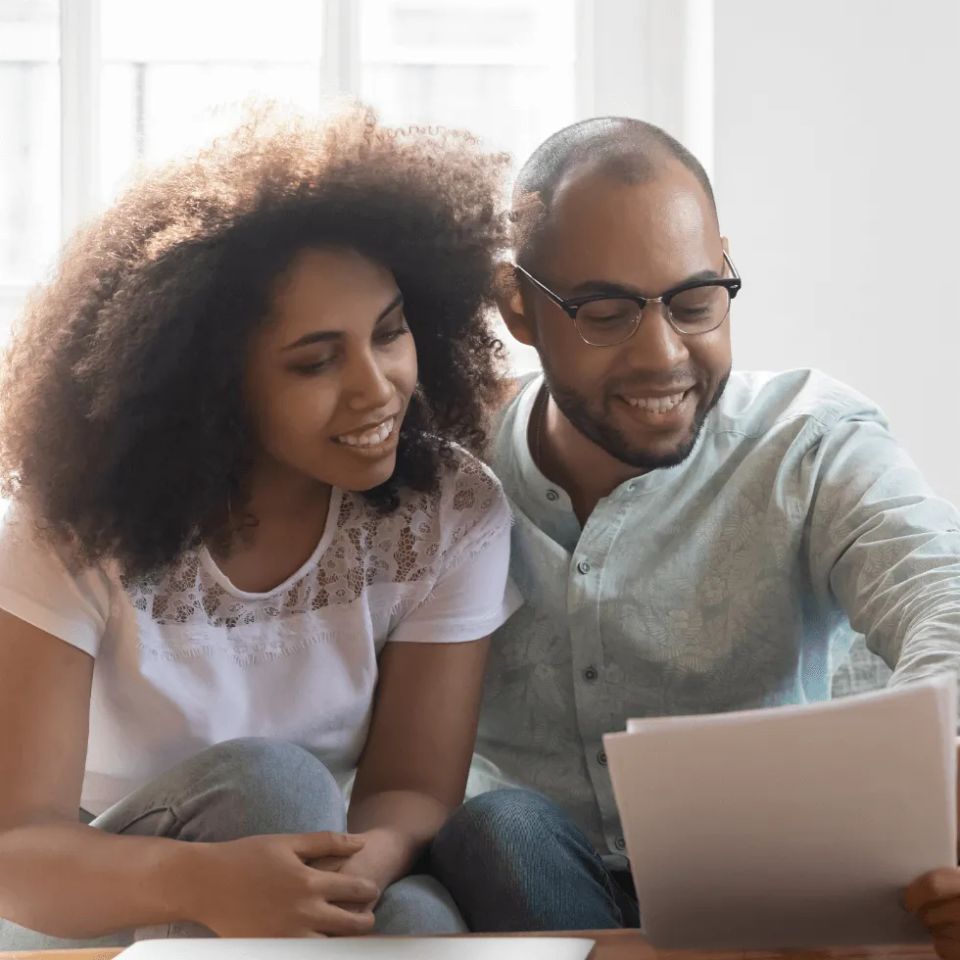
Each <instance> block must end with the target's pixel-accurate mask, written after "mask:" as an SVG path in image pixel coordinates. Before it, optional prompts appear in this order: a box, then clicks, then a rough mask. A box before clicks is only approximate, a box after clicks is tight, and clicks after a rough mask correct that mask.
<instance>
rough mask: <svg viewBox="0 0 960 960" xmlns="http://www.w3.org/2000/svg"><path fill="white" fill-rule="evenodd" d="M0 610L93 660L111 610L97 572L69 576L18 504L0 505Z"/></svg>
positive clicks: (104, 582)
mask: <svg viewBox="0 0 960 960" xmlns="http://www.w3.org/2000/svg"><path fill="white" fill-rule="evenodd" d="M0 609H3V610H5V611H6V612H7V613H10V614H12V615H13V616H15V617H18V618H19V619H21V620H24V621H26V622H27V623H29V624H31V625H32V626H34V627H37V629H39V630H43V631H45V632H46V633H49V634H51V635H53V636H55V637H57V638H58V639H60V640H63V641H64V642H65V643H69V644H70V645H71V646H73V647H77V648H78V649H79V650H83V651H84V652H85V653H88V654H90V656H92V657H95V656H96V655H97V652H98V651H99V648H100V640H101V638H102V636H103V632H104V629H105V628H106V623H107V619H108V616H109V611H110V582H109V580H108V578H107V576H106V575H105V574H104V573H103V571H102V570H101V568H99V567H88V568H86V569H80V570H77V571H71V570H70V569H69V568H68V566H67V564H66V562H65V561H64V559H63V557H61V555H60V554H59V553H58V551H57V550H56V549H55V548H54V547H53V546H51V545H48V544H47V543H45V542H43V541H41V540H39V539H38V538H37V536H36V534H35V531H34V526H33V523H32V520H31V519H30V516H29V514H28V512H27V511H26V510H25V509H24V508H23V506H22V505H20V504H10V505H7V506H6V509H5V507H4V505H0Z"/></svg>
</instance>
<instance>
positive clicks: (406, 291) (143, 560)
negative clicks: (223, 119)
mask: <svg viewBox="0 0 960 960" xmlns="http://www.w3.org/2000/svg"><path fill="white" fill-rule="evenodd" d="M507 166H508V159H507V157H506V156H505V155H503V154H488V153H485V152H484V151H483V150H482V149H481V148H480V147H479V145H478V143H477V141H476V140H475V139H474V138H472V137H470V136H469V135H468V134H465V133H462V132H455V131H446V130H438V129H436V128H429V129H420V128H407V129H403V130H399V129H390V128H386V127H383V126H380V125H379V124H378V122H377V120H376V117H375V115H374V114H373V113H372V112H371V111H370V110H368V109H365V108H363V107H353V108H350V109H347V110H346V111H344V112H342V113H341V114H340V115H338V116H336V117H335V118H334V119H333V120H331V121H329V122H327V123H325V124H322V125H312V124H307V123H305V122H303V121H290V120H281V121H278V120H277V119H276V117H275V116H274V115H272V114H271V113H270V112H269V111H268V112H266V113H261V114H260V115H258V116H254V117H253V118H252V119H251V120H250V121H248V122H247V123H246V124H245V125H244V126H243V127H242V128H241V129H240V130H238V131H237V132H236V133H235V134H233V135H231V136H229V137H227V138H224V139H222V140H218V141H216V142H215V143H214V144H213V146H212V147H210V148H209V149H207V150H205V151H203V152H202V153H200V154H199V155H198V156H196V157H195V158H193V159H191V160H189V161H187V162H183V163H176V164H173V165H171V166H169V167H167V168H164V169H162V170H161V171H159V172H157V173H156V174H154V175H152V176H149V177H147V178H145V179H143V180H142V181H140V182H138V183H136V184H135V185H134V186H133V187H132V188H131V189H129V191H128V192H127V193H126V194H125V195H124V196H122V197H121V198H120V200H119V201H118V202H117V203H116V204H115V205H114V206H113V207H112V208H111V209H110V210H109V211H108V212H107V213H106V214H105V215H104V216H103V217H101V218H100V219H99V220H98V221H96V222H95V223H93V224H92V225H91V226H90V227H89V228H87V229H86V230H84V231H83V232H82V233H81V234H79V235H78V236H77V237H76V238H75V239H74V240H73V241H72V242H71V244H70V245H69V246H68V247H67V249H66V251H65V254H64V257H63V259H62V261H61V263H60V266H59V269H58V272H57V274H56V276H55V277H54V278H53V280H52V282H51V283H50V284H49V285H48V286H47V287H45V288H43V289H41V290H40V291H38V293H37V294H35V295H34V297H33V298H32V300H31V302H30V303H29V304H28V307H27V310H26V311H25V313H24V315H23V317H22V318H21V321H20V324H19V326H18V328H17V330H16V333H15V337H14V340H13V343H12V345H11V346H10V348H9V349H8V351H7V354H6V356H5V358H4V362H3V368H2V372H0V396H2V403H0V489H2V491H3V492H4V493H5V494H6V495H8V496H16V497H23V498H25V499H27V500H28V501H29V503H30V506H31V510H32V512H33V514H34V516H35V517H36V519H37V523H38V526H39V527H40V530H41V534H42V535H43V536H45V537H47V538H48V539H50V540H52V541H55V542H57V543H59V544H61V545H64V546H67V547H68V548H69V550H70V551H71V553H72V555H73V556H75V558H76V560H77V562H79V563H82V564H89V563H93V562H97V561H100V560H114V561H116V562H118V563H119V565H120V569H121V570H122V571H123V572H124V573H125V574H126V575H127V576H142V575H147V574H149V573H152V572H155V571H157V570H158V569H160V568H162V567H164V566H166V565H167V564H169V563H170V562H172V561H173V560H174V559H175V558H176V557H177V556H178V555H180V554H181V553H182V552H183V551H184V550H186V549H188V548H190V547H194V546H196V545H198V544H199V543H200V542H202V541H204V540H210V539H212V538H216V537H220V536H223V522H224V505H225V504H227V503H228V502H232V503H233V505H235V506H237V505H240V504H242V503H243V502H244V499H245V490H246V480H247V476H248V471H249V463H250V460H251V454H252V450H253V433H252V426H251V422H250V420H249V417H248V412H247V410H246V409H245V404H244V384H243V376H244V364H245V359H246V353H247V350H248V343H249V341H250V338H251V334H252V332H253V331H254V330H255V329H256V328H257V326H258V324H261V323H263V322H265V318H266V317H267V316H268V312H269V306H270V301H271V297H272V292H273V287H274V285H275V282H276V281H277V279H278V277H279V276H280V274H281V273H282V272H283V271H284V269H285V268H286V267H287V266H289V264H290V263H291V261H292V260H293V259H294V257H295V256H296V254H297V253H298V252H299V251H300V250H302V249H304V248H306V247H315V246H325V247H338V248H344V249H352V250H355V251H357V252H359V253H361V254H363V255H364V256H367V257H369V258H370V259H372V260H375V261H376V262H378V263H381V264H382V265H384V266H386V267H387V268H389V269H390V270H391V271H392V273H393V275H394V277H395V278H396V281H397V284H398V286H399V287H400V290H401V291H402V293H403V296H404V301H405V305H406V306H405V312H406V315H407V318H408V322H409V325H410V328H411V330H412V333H413V337H414V341H415V343H416V346H417V353H418V362H419V369H420V381H419V388H418V390H417V392H416V394H415V395H414V397H413V399H412V401H411V405H410V408H409V412H408V414H407V417H406V420H405V422H404V425H403V428H402V431H401V435H400V446H399V451H398V458H397V468H396V471H395V473H394V475H393V477H392V478H391V479H390V481H388V482H387V483H386V484H384V485H382V486H380V487H378V488H376V489H374V490H372V491H369V492H368V493H367V494H366V496H368V497H370V498H371V499H372V500H374V501H375V502H376V503H377V505H378V506H379V507H380V508H381V509H383V510H384V511H389V510H391V509H393V508H394V507H395V505H396V503H397V492H398V489H399V488H400V487H402V486H406V487H410V488H413V489H416V490H431V489H434V488H435V486H436V484H437V482H438V477H439V471H440V469H441V465H442V464H445V463H447V464H449V463H453V461H454V459H455V458H454V452H453V446H452V444H454V443H458V444H461V445H463V446H465V447H466V448H467V449H469V450H472V451H474V452H478V453H479V452H481V451H482V448H483V446H484V443H485V440H486V435H485V429H484V425H485V420H486V416H485V410H486V407H487V405H488V404H489V403H491V402H493V401H495V399H496V396H497V394H498V391H499V388H500V379H499V376H498V371H499V364H500V360H501V358H502V345H501V344H500V342H499V341H498V340H496V339H495V337H494V335H493V334H492V332H491V329H490V327H489V326H488V319H487V318H488V317H489V316H490V315H491V311H490V309H489V308H490V307H491V306H492V302H493V280H492V277H493V268H494V263H495V260H496V258H497V257H498V255H499V253H500V252H501V251H502V249H503V248H504V247H505V244H506V230H505V221H504V218H503V216H502V213H501V204H500V199H501V188H502V183H503V178H504V176H505V174H506V170H507Z"/></svg>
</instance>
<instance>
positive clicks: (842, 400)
mask: <svg viewBox="0 0 960 960" xmlns="http://www.w3.org/2000/svg"><path fill="white" fill-rule="evenodd" d="M849 420H864V421H873V422H877V423H880V424H883V425H884V426H886V418H885V417H884V415H883V412H882V411H881V410H880V408H879V407H878V406H877V405H876V404H875V403H873V402H872V401H871V400H869V399H868V398H867V397H865V396H864V395H863V394H861V393H859V392H858V391H856V390H854V389H853V388H852V387H849V386H847V385H846V384H845V383H842V382H840V381H839V380H835V379H834V378H833V377H830V376H828V375H827V374H825V373H822V372H821V371H819V370H815V369H812V368H803V369H796V370H784V371H780V372H776V373H772V372H764V371H743V370H737V371H735V372H733V373H732V374H731V375H730V380H729V382H728V384H727V389H726V390H725V391H724V394H723V397H722V398H721V400H720V403H719V404H718V406H717V410H716V417H715V418H714V422H713V429H714V431H715V432H718V433H733V434H740V435H741V436H744V437H762V436H764V435H765V434H768V433H770V432H771V431H775V430H777V429H778V428H779V427H781V426H784V425H787V424H797V425H801V424H807V423H809V424H811V425H812V426H814V427H818V428H820V429H822V430H823V431H827V430H830V429H831V428H832V427H833V426H835V425H836V424H838V423H840V422H842V421H849Z"/></svg>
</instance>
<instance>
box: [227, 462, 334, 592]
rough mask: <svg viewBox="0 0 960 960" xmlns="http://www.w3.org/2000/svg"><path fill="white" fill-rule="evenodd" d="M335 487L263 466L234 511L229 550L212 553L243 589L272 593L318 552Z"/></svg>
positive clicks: (229, 577) (229, 576)
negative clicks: (240, 503)
mask: <svg viewBox="0 0 960 960" xmlns="http://www.w3.org/2000/svg"><path fill="white" fill-rule="evenodd" d="M331 493H332V490H331V487H330V485H329V484H325V483H321V482H319V481H317V480H314V479H313V478H310V477H305V476H304V475H303V474H295V475H294V474H292V472H291V471H289V470H284V469H282V468H277V467H274V466H273V465H262V466H260V465H258V466H257V467H255V468H254V471H253V474H252V476H251V479H250V485H249V495H248V497H247V499H246V502H245V503H244V504H243V506H242V507H241V508H240V510H242V514H241V515H240V516H238V515H237V508H236V507H232V508H231V518H230V522H231V526H232V527H233V529H234V530H235V531H237V533H236V534H235V535H234V536H232V537H231V542H230V544H229V545H228V546H227V547H226V548H225V549H217V550H213V549H211V553H212V555H213V557H214V559H215V560H216V562H217V565H218V566H219V567H220V569H221V571H222V572H223V573H224V574H225V575H226V577H227V579H229V580H230V582H231V583H233V584H234V586H236V587H237V588H238V589H240V590H244V591H246V592H249V593H266V592H268V591H269V590H272V589H273V588H274V587H276V586H279V584H281V583H283V582H284V581H285V580H287V579H288V578H289V577H291V576H292V575H293V574H294V573H296V572H297V570H299V569H300V568H301V567H302V566H303V565H304V563H306V562H307V560H309V559H310V556H311V555H312V554H313V552H314V550H316V547H317V544H318V543H319V542H320V538H321V537H322V536H323V532H324V530H325V528H326V524H327V514H328V512H329V509H330V500H331Z"/></svg>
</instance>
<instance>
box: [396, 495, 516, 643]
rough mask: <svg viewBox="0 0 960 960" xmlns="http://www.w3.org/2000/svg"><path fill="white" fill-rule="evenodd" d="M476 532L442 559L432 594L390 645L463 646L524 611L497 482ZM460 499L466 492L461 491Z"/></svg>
mask: <svg viewBox="0 0 960 960" xmlns="http://www.w3.org/2000/svg"><path fill="white" fill-rule="evenodd" d="M484 482H486V483H490V482H492V483H493V486H492V487H490V488H489V490H488V491H487V495H486V497H485V498H484V508H483V510H482V513H481V514H480V516H479V518H478V519H477V521H476V522H475V523H474V524H473V526H472V527H471V528H470V529H469V530H468V531H467V532H466V533H464V535H463V536H462V537H461V538H460V539H459V540H458V542H457V543H456V544H455V546H454V547H452V548H450V549H448V550H447V551H445V552H444V554H443V559H442V561H441V565H440V572H439V575H438V577H437V579H436V582H435V583H434V585H433V588H432V589H431V591H430V593H429V594H428V595H427V596H426V598H425V599H424V600H423V602H422V603H420V604H419V605H418V606H417V607H416V608H414V609H413V610H412V611H411V612H410V613H409V614H408V615H407V616H406V617H404V619H403V620H402V621H401V622H400V623H399V624H398V625H397V626H396V627H395V628H394V630H393V632H392V633H391V634H390V636H389V637H388V640H389V641H391V642H401V643H403V642H407V643H461V642H464V641H468V640H480V639H481V638H483V637H486V636H487V635H488V634H490V633H492V632H493V631H494V630H496V629H497V627H499V626H502V625H503V624H504V623H505V622H506V621H507V620H508V619H509V618H510V616H511V615H512V614H513V613H514V612H515V611H516V610H517V609H518V608H519V607H520V606H521V605H522V603H523V600H522V598H521V597H520V593H519V591H518V590H517V589H516V587H514V585H513V583H512V582H511V581H510V577H509V568H510V527H511V519H512V518H511V514H510V507H509V505H508V503H507V499H506V496H505V495H504V493H503V491H502V490H501V489H500V486H499V484H497V483H496V481H492V478H487V479H486V480H485V481H484ZM460 493H461V495H462V493H463V491H460Z"/></svg>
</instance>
